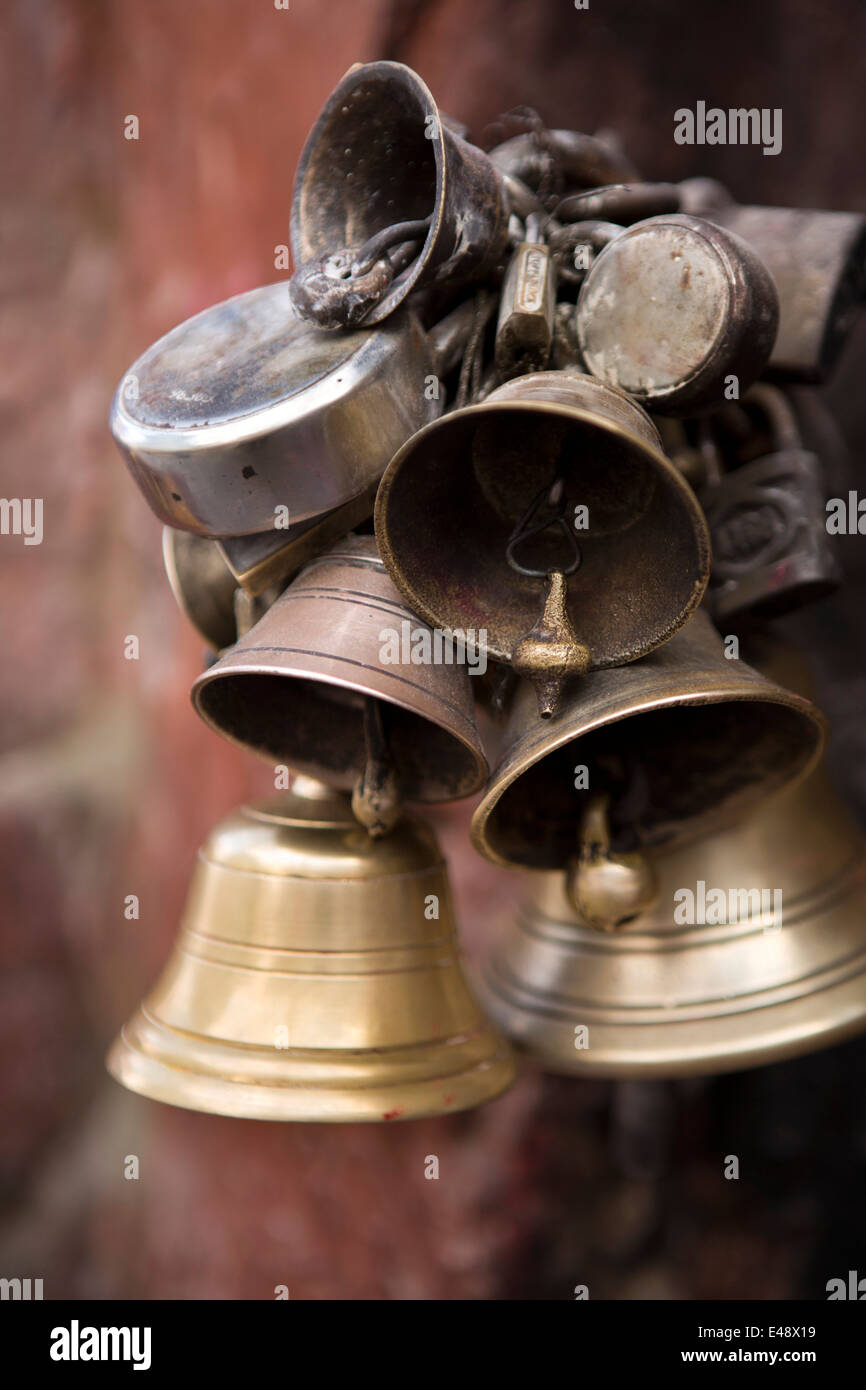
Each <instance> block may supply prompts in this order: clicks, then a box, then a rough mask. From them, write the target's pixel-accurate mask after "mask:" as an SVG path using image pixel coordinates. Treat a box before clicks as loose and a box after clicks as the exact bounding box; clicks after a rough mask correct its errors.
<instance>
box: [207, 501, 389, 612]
mask: <svg viewBox="0 0 866 1390" xmlns="http://www.w3.org/2000/svg"><path fill="white" fill-rule="evenodd" d="M378 486H379V484H378V482H376V483H373V485H372V486H371V487H369V488H368V489H367V491H366V492H363V493H362V494H361V496H360V497H357V498H354V499H353V500H352V501H351V502H346V503H345V504H344V506H342V507H335V508H334V510H333V511H330V512H325V513H323V515H322V516H315V517H313V518H312V519H311V520H309V521H299V522H298V523H297V524H296V525H295V526H288V527H287V528H286V529H285V530H277V529H274V530H272V531H262V532H259V533H257V534H256V535H252V536H226V537H224V539H223V540H221V541H213V542H212V544H214V545H215V546H217V547H218V549H219V551H220V553H221V554H222V556H223V558H224V560H225V562H226V564H227V565H228V567H229V569H230V570H231V572H232V574H233V575H234V577H235V580H236V581H237V583H238V584H239V585H240V587H241V588H242V589H244V590H245V591H246V593H248V594H251V595H252V596H253V597H256V596H257V595H259V594H263V593H264V592H265V590H266V589H270V588H271V587H272V586H273V585H275V584H286V583H288V581H289V580H290V579H291V578H293V576H294V575H296V574H297V573H298V571H299V570H301V569H303V567H304V565H307V564H309V562H310V561H311V560H314V559H315V557H316V556H317V555H321V553H322V551H323V550H327V549H328V547H329V546H331V545H333V544H334V542H335V541H338V540H340V538H341V537H342V536H346V535H348V533H349V532H350V531H354V530H355V528H356V527H358V526H360V525H361V523H362V522H364V521H366V520H367V519H368V517H371V516H372V515H373V504H374V503H375V500H376V489H377V488H378Z"/></svg>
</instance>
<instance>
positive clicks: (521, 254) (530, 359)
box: [495, 241, 556, 380]
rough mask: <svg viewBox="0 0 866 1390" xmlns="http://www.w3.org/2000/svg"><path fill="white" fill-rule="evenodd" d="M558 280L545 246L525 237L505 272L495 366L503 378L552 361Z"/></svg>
mask: <svg viewBox="0 0 866 1390" xmlns="http://www.w3.org/2000/svg"><path fill="white" fill-rule="evenodd" d="M555 309H556V282H555V278H554V268H553V259H552V257H551V254H550V252H549V250H548V249H547V247H546V246H543V245H542V244H541V243H539V242H531V241H524V242H522V243H521V245H520V246H518V248H517V250H516V251H515V253H514V255H513V257H512V258H511V262H510V264H509V266H508V271H507V273H506V276H505V281H504V283H503V286H502V291H501V296H500V301H499V320H498V323H497V325H496V349H495V354H496V366H497V369H498V371H499V373H500V375H501V376H502V377H503V378H504V379H506V380H507V379H508V378H510V377H513V376H522V375H523V374H524V373H526V372H541V371H544V369H545V367H546V366H547V365H548V363H549V361H550V353H551V349H552V347H553V336H554V312H555Z"/></svg>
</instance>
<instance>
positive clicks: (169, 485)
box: [111, 281, 472, 539]
mask: <svg viewBox="0 0 866 1390" xmlns="http://www.w3.org/2000/svg"><path fill="white" fill-rule="evenodd" d="M471 318H472V306H471V305H468V306H458V308H457V309H455V310H454V311H453V312H452V313H451V314H449V315H448V317H447V318H445V319H443V320H442V321H441V323H439V324H437V325H436V326H435V327H434V328H433V329H431V330H430V331H429V332H425V331H424V330H423V329H422V328H421V325H420V323H419V321H418V320H417V318H416V316H415V315H414V313H412V312H411V311H409V310H408V309H407V310H405V311H403V312H401V313H400V314H398V315H396V316H395V317H394V318H392V319H390V320H389V321H388V323H387V324H383V325H381V326H380V327H378V328H375V329H366V328H365V329H356V330H355V331H353V332H345V333H336V334H334V333H325V332H324V331H323V330H321V329H319V328H316V327H314V326H313V325H311V324H308V323H302V322H301V321H300V319H298V317H297V316H296V314H295V313H294V311H293V309H292V306H291V302H290V300H289V294H288V289H287V286H286V282H285V281H283V282H281V283H277V284H274V285H265V286H263V287H262V288H260V289H255V290H249V291H248V292H247V293H246V294H240V295H236V296H235V297H234V298H233V299H228V300H226V301H225V302H224V303H222V304H217V305H215V306H214V307H213V308H211V309H206V310H205V311H204V312H203V313H201V314H197V315H196V316H195V317H194V318H191V319H188V320H187V321H186V323H182V324H180V325H179V327H177V328H175V329H173V330H172V331H171V332H170V333H167V334H166V335H165V337H163V338H160V339H159V341H158V342H157V343H154V345H153V346H152V347H150V348H149V349H148V350H147V352H145V353H144V354H143V355H142V356H141V357H140V358H139V359H138V361H137V362H135V363H133V365H132V367H130V369H129V371H128V372H127V374H126V376H125V377H124V379H123V381H122V382H121V384H120V386H119V387H118V390H117V394H116V395H115V398H114V403H113V405H112V408H111V429H112V432H113V434H114V438H115V441H116V442H117V444H118V446H119V448H120V451H121V453H122V455H123V457H124V459H125V461H126V464H127V467H128V468H129V471H130V473H131V474H132V476H133V478H134V480H135V482H136V483H137V484H138V486H139V488H140V489H141V491H142V493H143V494H144V497H145V500H146V501H147V502H148V504H149V506H150V507H151V509H152V510H153V511H154V512H155V513H156V515H157V516H158V517H159V518H160V520H161V521H164V522H166V523H167V524H168V525H170V526H174V527H177V528H179V529H180V530H184V531H194V532H196V533H197V534H199V535H205V536H216V537H230V536H243V537H249V536H250V535H252V534H254V533H265V534H267V535H269V536H273V534H274V530H275V528H276V527H279V526H284V525H291V526H295V525H297V524H299V523H301V522H305V521H309V520H312V519H315V518H320V517H322V515H323V514H324V513H326V512H329V511H332V510H333V509H334V508H338V507H343V506H345V505H346V504H350V503H353V502H357V501H359V500H360V501H364V500H365V499H366V497H367V495H368V494H369V491H370V489H371V488H372V487H374V486H375V484H376V483H377V481H378V479H379V477H380V475H381V473H382V470H383V469H384V467H385V465H386V464H387V463H388V461H389V460H390V458H391V456H392V455H393V453H394V451H395V450H396V449H397V448H399V446H400V445H401V444H403V443H404V442H405V441H406V440H407V439H408V438H409V436H410V435H411V434H412V433H413V432H414V431H415V430H417V429H418V428H420V426H421V425H424V424H426V423H428V422H429V421H430V420H433V419H435V418H436V416H438V415H439V414H441V411H442V407H443V403H444V402H443V399H442V397H441V393H440V392H438V391H430V390H427V389H425V384H426V382H427V380H428V379H429V378H430V377H431V376H437V375H439V374H444V373H445V372H446V371H447V370H448V369H449V367H450V366H452V365H453V364H454V362H455V360H459V355H460V351H461V350H462V344H463V337H461V333H463V331H464V330H465V333H468V329H469V325H470V323H471ZM455 330H456V331H455ZM464 336H465V334H464ZM283 535H284V532H283V533H282V535H281V536H280V537H279V538H280V539H282V537H283Z"/></svg>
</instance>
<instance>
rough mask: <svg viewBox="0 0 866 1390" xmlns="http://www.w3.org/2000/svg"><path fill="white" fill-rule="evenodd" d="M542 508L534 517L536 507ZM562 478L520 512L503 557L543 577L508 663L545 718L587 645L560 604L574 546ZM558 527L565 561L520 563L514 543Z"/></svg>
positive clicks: (578, 670) (576, 561) (583, 659)
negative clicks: (530, 687)
mask: <svg viewBox="0 0 866 1390" xmlns="http://www.w3.org/2000/svg"><path fill="white" fill-rule="evenodd" d="M544 506H546V507H547V508H548V514H547V515H546V516H545V515H544V514H543V513H542V515H541V517H540V519H539V512H540V511H541V509H542V507H544ZM564 513H565V482H564V480H563V478H562V477H561V476H557V477H556V478H554V480H553V482H552V484H550V485H549V486H547V487H545V488H543V489H542V490H541V492H539V494H538V496H537V497H535V498H534V499H533V501H532V503H531V504H530V506H529V507H528V509H527V511H526V513H525V514H524V516H522V517H521V519H520V521H518V523H517V525H516V526H515V527H514V530H513V531H512V533H511V536H510V538H509V541H508V547H507V549H506V551H505V558H506V560H507V562H508V564H509V565H510V566H511V568H512V569H513V570H515V571H516V573H517V574H527V575H531V576H532V577H533V578H534V577H538V578H542V577H544V576H546V578H547V582H548V589H547V596H546V598H545V600H544V608H543V610H542V613H541V616H540V617H539V619H538V621H537V622H536V623H534V624H533V626H532V627H531V628H530V630H529V631H528V632H525V633H524V634H523V636H522V637H521V638H519V639H518V641H517V642H516V643H515V645H514V649H513V651H512V653H511V666H512V668H513V669H514V670H515V671H516V672H517V674H518V675H519V676H526V677H527V678H528V679H529V680H531V681H532V683H533V684H534V686H535V689H536V693H537V695H538V713H539V715H540V716H541V718H542V719H549V718H550V716H551V715H552V714H554V713H555V712H556V707H557V705H558V703H559V696H560V692H561V690H562V686H563V684H564V682H565V681H566V680H567V679H568V678H569V676H582V675H585V674H586V672H587V671H588V670H589V667H590V665H591V662H592V657H591V655H590V651H589V648H588V647H586V646H584V644H583V643H582V642H579V641H578V639H577V635H576V633H575V631H574V628H573V627H572V625H571V619H570V618H569V616H568V610H567V608H566V599H567V598H568V576H569V575H571V574H574V572H575V571H576V570H577V569H579V567H580V562H581V558H582V556H581V553H580V546H579V545H578V544H577V541H576V540H575V538H574V533H573V532H572V530H571V528H570V527H569V525H568V522H567V521H566V519H565V514H564ZM554 526H555V527H556V528H557V529H558V530H560V531H561V532H562V534H563V536H564V538H565V540H566V542H567V544H568V547H569V549H570V551H571V560H570V562H569V564H567V565H563V566H560V567H558V568H556V569H548V570H543V569H533V568H531V567H529V566H527V565H524V564H521V562H520V561H519V560H518V558H517V554H516V551H517V547H518V546H519V545H522V544H524V543H525V542H526V541H529V540H531V539H532V538H533V537H535V536H538V535H541V533H542V532H543V531H547V530H549V529H550V528H551V527H554Z"/></svg>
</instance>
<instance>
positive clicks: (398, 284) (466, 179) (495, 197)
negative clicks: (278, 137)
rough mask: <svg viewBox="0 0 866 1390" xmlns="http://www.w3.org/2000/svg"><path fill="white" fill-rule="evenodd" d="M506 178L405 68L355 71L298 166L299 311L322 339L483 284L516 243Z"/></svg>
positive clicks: (388, 65) (295, 282)
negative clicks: (426, 294)
mask: <svg viewBox="0 0 866 1390" xmlns="http://www.w3.org/2000/svg"><path fill="white" fill-rule="evenodd" d="M509 211H510V208H509V203H508V198H507V194H506V187H505V183H504V180H503V178H502V177H501V176H500V175H499V173H498V172H497V170H496V168H495V167H494V165H493V164H492V163H491V161H490V159H489V158H488V156H487V155H486V154H484V153H483V151H482V150H480V149H478V148H477V147H476V146H475V145H472V144H470V143H469V141H468V140H465V139H463V138H462V136H461V135H459V134H457V133H456V131H455V130H454V129H453V127H452V125H451V123H449V122H446V121H445V120H443V118H442V116H441V114H440V112H439V110H438V108H437V106H436V103H435V101H434V100H433V97H432V95H431V93H430V91H429V89H428V88H427V86H426V85H425V84H424V83H423V82H422V81H421V78H420V77H419V76H418V74H417V73H415V72H413V71H412V69H411V68H408V67H406V66H405V65H404V64H403V63H392V62H375V63H363V64H360V63H356V64H355V65H354V66H353V67H351V68H350V69H349V71H348V72H347V73H346V75H345V76H344V77H343V78H342V80H341V81H340V82H339V83H338V84H337V86H336V87H335V89H334V91H333V92H332V93H331V95H330V97H329V98H328V100H327V102H326V103H325V106H324V108H323V110H322V113H321V115H320V116H319V118H318V120H317V121H316V123H315V125H314V126H313V128H312V130H311V132H310V135H309V137H308V139H307V143H306V145H305V146H304V149H303V152H302V154H301V159H300V163H299V165H298V172H297V178H296V181H295V192H294V199H293V202H292V217H291V241H292V254H293V256H294V259H295V265H296V267H297V269H296V270H295V274H294V276H293V278H292V282H291V292H292V300H293V303H294V305H295V307H296V309H297V311H298V313H299V314H300V315H301V316H302V317H303V318H306V319H309V320H311V321H312V322H315V323H317V324H319V325H320V326H321V327H324V328H338V327H346V326H354V325H356V324H360V323H362V322H363V323H365V324H374V323H379V322H380V321H381V320H383V319H385V318H387V317H388V315H389V314H391V313H393V311H394V309H396V308H397V306H398V305H399V304H401V303H402V302H403V301H404V300H405V299H406V297H407V295H408V294H410V292H411V291H412V290H414V289H419V288H421V287H422V286H428V285H433V284H440V285H441V284H448V285H449V286H451V287H456V286H459V285H462V284H466V283H468V282H469V281H471V280H478V279H483V278H484V277H485V276H486V275H488V274H489V273H490V272H491V271H493V270H494V269H495V268H497V266H498V265H499V263H500V261H501V260H502V258H503V256H504V253H505V249H506V246H507V243H508V218H509Z"/></svg>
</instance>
